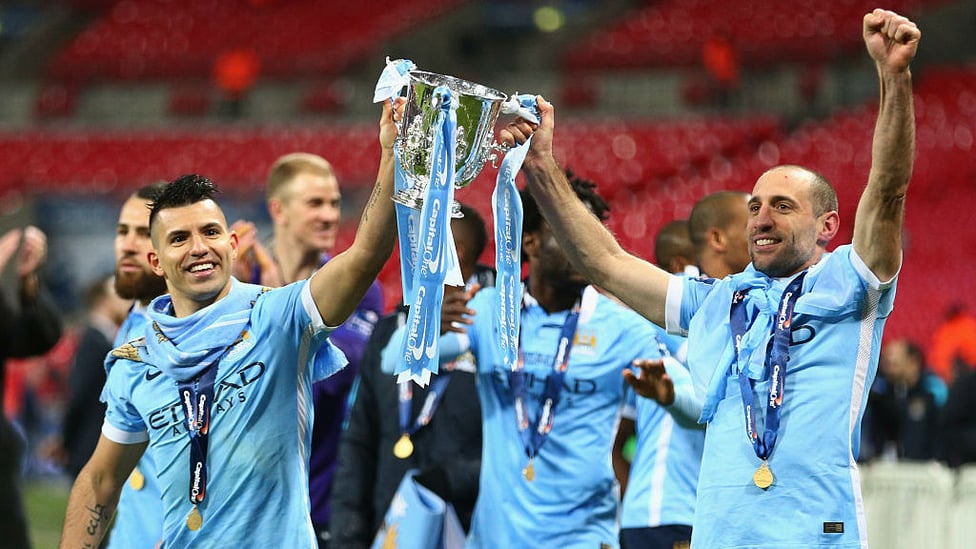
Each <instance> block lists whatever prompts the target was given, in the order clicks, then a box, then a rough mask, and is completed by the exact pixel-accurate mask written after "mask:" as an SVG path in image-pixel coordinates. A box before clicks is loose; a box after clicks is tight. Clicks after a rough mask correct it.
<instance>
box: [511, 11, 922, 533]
mask: <svg viewBox="0 0 976 549" xmlns="http://www.w3.org/2000/svg"><path fill="white" fill-rule="evenodd" d="M863 37H864V42H865V45H866V46H867V50H868V53H869V54H870V56H871V58H872V59H873V60H874V63H875V67H876V69H877V73H878V80H879V83H880V105H879V107H878V118H877V122H876V126H875V132H874V138H873V144H872V157H871V158H872V162H871V170H870V173H869V174H868V178H867V186H866V187H865V188H864V191H863V192H862V194H861V198H860V202H859V203H858V207H857V213H856V216H855V219H854V232H853V235H854V236H853V242H852V244H850V245H844V246H840V247H838V248H837V249H835V250H834V251H833V252H832V253H829V252H827V245H828V243H829V242H830V241H831V239H832V238H833V237H834V236H835V235H836V233H837V230H838V227H839V224H840V219H839V216H838V213H837V198H836V195H835V193H834V190H833V188H832V187H831V186H830V185H829V184H828V183H827V181H826V180H824V178H823V177H821V176H819V175H818V174H816V173H815V172H813V171H811V170H808V169H805V168H801V167H798V166H789V165H787V166H779V167H775V168H773V169H770V170H769V171H767V172H766V173H764V174H762V176H761V177H760V178H759V179H758V181H757V182H756V184H755V186H754V188H753V191H752V196H751V198H750V200H749V218H748V238H749V252H750V256H751V258H752V263H751V265H750V266H749V267H748V268H747V269H746V270H745V271H744V272H742V273H739V274H735V275H731V276H728V277H726V278H724V279H722V280H710V281H701V280H695V279H684V278H681V277H677V276H673V275H671V274H669V273H666V272H665V271H663V270H661V269H658V268H657V267H654V266H652V265H650V264H649V263H647V262H645V261H642V260H640V259H639V258H636V257H634V256H632V255H630V254H628V253H626V252H625V251H624V250H623V249H622V248H621V247H620V245H619V244H618V243H617V242H616V241H615V240H614V238H613V236H612V235H611V234H610V233H609V232H608V231H607V230H606V229H605V228H604V227H603V226H602V225H601V224H600V223H599V222H598V221H597V220H596V219H594V218H593V216H592V215H591V214H590V212H589V211H588V210H587V208H586V206H585V205H584V204H583V203H581V202H580V201H579V200H578V199H577V197H576V195H575V193H574V192H573V190H572V188H571V187H570V185H569V184H568V183H567V181H566V178H565V177H564V176H563V174H562V171H561V170H560V169H559V167H558V166H557V164H556V162H555V160H554V158H553V156H552V136H553V120H554V119H553V108H552V106H551V105H550V104H549V103H547V102H546V101H545V100H543V99H541V98H540V99H539V101H538V103H539V112H540V114H541V117H540V118H541V122H540V124H539V126H538V128H536V127H535V125H530V124H528V123H526V122H524V121H516V123H513V124H511V125H509V127H508V128H507V131H508V132H511V133H512V134H513V135H525V134H527V133H528V132H532V131H534V135H533V138H532V143H531V148H530V150H529V152H528V155H527V156H526V159H525V163H524V164H523V167H522V171H523V173H524V174H525V176H526V180H527V181H528V187H529V189H531V191H532V193H533V195H534V196H535V197H536V199H537V200H538V201H539V206H540V208H541V209H542V211H543V214H544V215H545V217H546V219H547V221H548V222H549V224H550V225H551V226H552V233H553V234H554V235H555V236H556V237H557V238H558V239H559V240H560V243H561V244H562V247H563V249H564V250H566V251H567V252H568V253H569V256H570V259H571V260H572V262H573V263H574V264H575V265H576V266H577V267H579V268H580V269H581V270H582V271H583V272H584V273H585V275H586V276H587V278H588V279H590V280H591V281H592V282H593V283H594V284H597V285H599V286H601V287H603V288H606V289H607V290H608V291H610V292H611V293H612V294H613V295H616V296H617V297H619V298H620V299H621V300H623V301H624V302H626V303H627V304H628V305H630V306H631V307H632V308H633V309H634V310H636V311H637V312H638V313H640V314H641V315H643V316H644V317H646V318H648V319H649V320H651V321H653V322H655V323H657V324H659V325H661V326H664V327H666V328H668V330H669V331H671V332H676V333H685V332H687V334H688V349H689V353H688V365H689V367H690V369H691V372H692V377H693V380H694V384H695V389H696V392H697V393H698V394H699V395H700V397H701V398H702V399H703V401H704V409H703V411H702V417H701V419H700V421H701V422H703V423H707V424H708V428H707V430H706V436H705V449H704V456H703V459H702V465H701V473H700V476H699V481H698V501H697V508H696V511H695V519H694V524H693V527H694V529H693V533H692V546H693V547H702V548H708V549H720V548H727V547H753V548H756V547H760V548H783V547H805V548H806V547H823V546H831V547H867V529H866V526H865V522H864V509H863V506H862V500H861V493H860V479H859V474H858V468H857V463H856V458H857V455H858V451H859V448H858V439H859V437H860V424H861V418H862V415H863V412H864V405H865V400H866V398H867V391H868V389H869V388H870V386H871V382H872V380H873V379H874V376H875V372H876V370H877V361H878V352H879V346H880V344H881V336H882V330H883V328H884V323H885V320H886V319H887V317H888V315H889V314H890V313H891V310H892V305H893V301H894V295H895V284H896V280H897V275H898V272H899V269H900V267H901V248H902V225H903V220H904V212H905V196H906V193H907V190H908V183H909V179H910V178H911V173H912V163H913V156H914V143H915V124H914V113H913V108H912V78H911V71H910V69H909V65H910V63H911V61H912V60H913V59H914V57H915V53H916V49H917V46H918V42H919V39H920V37H921V33H920V32H919V30H918V28H917V27H916V26H915V24H914V23H913V22H911V21H910V20H908V19H906V18H905V17H902V16H900V15H898V14H896V13H893V12H890V11H886V10H881V9H878V10H874V11H873V12H871V13H868V14H866V15H865V16H864V20H863Z"/></svg>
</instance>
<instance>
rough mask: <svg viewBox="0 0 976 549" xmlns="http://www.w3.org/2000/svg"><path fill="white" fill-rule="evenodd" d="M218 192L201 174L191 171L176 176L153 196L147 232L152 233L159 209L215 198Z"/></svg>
mask: <svg viewBox="0 0 976 549" xmlns="http://www.w3.org/2000/svg"><path fill="white" fill-rule="evenodd" d="M219 192H220V190H219V189H217V186H216V185H214V183H213V181H210V180H209V179H207V178H206V177H203V176H202V175H197V174H195V173H191V174H187V175H181V176H180V177H177V178H176V179H174V180H173V181H172V182H171V183H169V184H168V185H166V186H164V187H163V189H162V190H161V191H160V192H159V193H157V194H156V196H155V197H154V198H153V203H152V207H150V208H149V232H150V233H152V226H153V221H155V220H156V216H157V215H158V214H159V211H160V210H165V209H166V208H179V207H180V206H189V205H190V204H196V203H197V202H202V201H204V200H215V197H216V196H217V193H219Z"/></svg>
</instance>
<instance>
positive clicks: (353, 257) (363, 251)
mask: <svg viewBox="0 0 976 549" xmlns="http://www.w3.org/2000/svg"><path fill="white" fill-rule="evenodd" d="M402 101H403V100H399V102H398V107H399V108H400V109H399V110H402V105H403V102H402ZM396 135H397V130H396V125H395V124H394V122H393V107H391V105H390V103H389V102H384V103H383V115H382V116H381V118H380V146H381V149H382V152H381V156H380V167H379V174H378V175H377V176H376V184H375V185H374V186H373V193H372V194H371V195H370V197H369V200H368V201H367V202H366V206H365V207H364V208H363V214H362V218H361V219H360V221H359V229H358V230H357V231H356V240H355V241H353V243H352V245H351V246H350V247H349V248H348V249H347V250H346V251H344V252H342V253H341V254H339V255H337V256H336V257H334V258H333V259H332V260H331V261H329V262H328V263H326V264H325V265H324V266H323V267H322V268H321V269H319V270H318V272H316V273H315V275H313V276H312V279H311V281H310V284H311V291H312V298H313V299H314V300H315V304H316V306H317V307H318V309H319V313H320V314H321V315H322V320H323V321H324V322H325V324H326V325H327V326H338V325H340V324H342V323H343V322H344V321H345V320H346V318H348V317H349V315H350V314H352V312H353V310H355V309H356V306H357V305H359V302H360V301H361V300H362V298H363V296H364V295H366V290H368V289H369V286H370V284H372V283H373V280H375V279H376V276H377V275H379V273H380V270H381V269H382V268H383V265H384V264H385V263H386V260H387V259H389V257H390V254H391V253H392V252H393V245H394V243H395V242H396V219H395V217H394V209H393V199H392V198H393V163H394V162H395V160H394V158H393V141H394V140H395V139H396Z"/></svg>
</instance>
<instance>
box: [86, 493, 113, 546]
mask: <svg viewBox="0 0 976 549" xmlns="http://www.w3.org/2000/svg"><path fill="white" fill-rule="evenodd" d="M87 510H88V525H87V526H85V533H87V534H88V535H89V536H97V535H98V533H99V532H101V531H102V530H103V529H104V528H105V525H106V524H108V521H109V519H110V518H111V517H110V516H109V513H108V509H107V508H106V507H105V506H104V505H102V504H101V503H96V504H95V506H94V507H88V508H87ZM87 546H88V545H87V544H86V547H87Z"/></svg>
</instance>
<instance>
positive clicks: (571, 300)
mask: <svg viewBox="0 0 976 549" xmlns="http://www.w3.org/2000/svg"><path fill="white" fill-rule="evenodd" d="M529 293H530V294H532V297H534V298H535V300H536V301H537V302H539V306H540V307H542V308H543V309H544V310H545V311H546V312H547V313H550V314H551V313H556V312H559V311H565V310H567V309H571V308H572V307H573V305H575V304H576V302H577V301H578V300H579V298H580V293H581V292H580V291H568V290H567V289H566V288H557V287H555V286H553V285H551V284H546V283H543V282H535V281H533V279H532V278H531V277H530V278H529Z"/></svg>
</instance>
